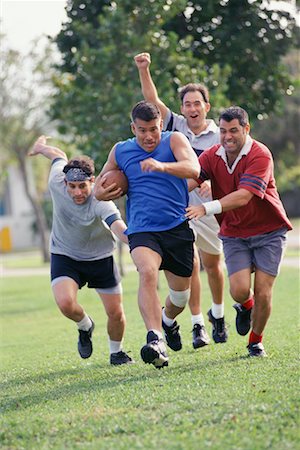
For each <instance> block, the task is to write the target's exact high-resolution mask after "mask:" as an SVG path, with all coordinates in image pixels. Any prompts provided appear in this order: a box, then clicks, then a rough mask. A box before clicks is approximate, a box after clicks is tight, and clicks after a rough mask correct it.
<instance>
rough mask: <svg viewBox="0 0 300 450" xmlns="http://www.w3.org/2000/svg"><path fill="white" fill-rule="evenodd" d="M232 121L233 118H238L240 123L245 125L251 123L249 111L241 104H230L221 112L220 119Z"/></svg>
mask: <svg viewBox="0 0 300 450" xmlns="http://www.w3.org/2000/svg"><path fill="white" fill-rule="evenodd" d="M221 119H222V120H225V122H231V121H232V120H233V119H238V121H239V124H240V125H242V127H245V126H246V125H247V124H248V123H249V116H248V113H247V112H246V111H245V110H244V109H243V108H241V107H240V106H230V108H227V109H225V111H223V112H222V113H221V114H220V117H219V120H221Z"/></svg>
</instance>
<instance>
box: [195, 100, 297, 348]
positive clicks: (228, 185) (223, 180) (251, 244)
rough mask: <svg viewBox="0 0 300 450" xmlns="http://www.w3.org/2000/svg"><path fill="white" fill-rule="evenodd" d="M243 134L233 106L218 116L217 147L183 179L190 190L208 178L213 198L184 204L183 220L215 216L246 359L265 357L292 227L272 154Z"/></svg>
mask: <svg viewBox="0 0 300 450" xmlns="http://www.w3.org/2000/svg"><path fill="white" fill-rule="evenodd" d="M249 131H250V125H249V119H248V114H247V112H246V111H245V110H243V109H242V108H240V107H238V106H233V107H230V108H228V109H226V110H225V111H224V112H223V113H222V114H221V116H220V141H221V144H218V145H215V146H213V147H211V148H210V149H209V150H207V151H205V152H203V153H202V154H201V155H200V157H199V162H200V165H201V174H200V177H199V180H198V183H197V181H195V180H190V181H189V189H190V190H191V189H194V188H195V187H196V186H197V185H198V184H201V183H202V182H204V181H205V180H209V179H210V180H211V185H212V196H213V198H214V199H215V200H213V201H211V202H207V203H203V204H202V205H197V206H194V205H190V206H188V208H187V209H186V211H187V214H186V216H187V217H188V218H189V219H199V218H200V217H202V216H204V215H211V214H216V217H217V219H218V221H219V223H220V238H221V239H222V241H223V248H224V254H225V261H226V266H227V271H228V276H229V282H230V293H231V296H232V297H233V299H234V300H235V301H236V302H237V303H236V304H235V305H234V308H235V309H236V312H237V316H236V328H237V332H238V333H239V334H240V335H246V334H247V333H248V332H249V330H250V327H251V322H252V330H251V333H250V336H249V345H248V351H249V355H250V356H266V352H265V350H264V347H263V345H262V337H263V332H264V329H265V326H266V324H267V321H268V319H269V317H270V314H271V304H272V288H273V284H274V281H275V277H276V276H277V274H278V271H279V265H280V262H281V258H282V254H283V249H284V244H285V240H286V232H287V231H288V230H291V229H292V226H291V223H290V221H289V220H288V218H287V216H286V213H285V210H284V207H283V205H282V203H281V200H280V198H279V195H278V192H277V189H276V183H275V179H274V173H273V158H272V154H271V152H270V150H269V149H268V148H267V147H266V146H265V145H263V144H262V143H260V142H257V141H255V140H253V139H252V138H251V137H250V135H249ZM253 271H255V276H254V287H253V289H254V290H253V291H252V289H251V272H253Z"/></svg>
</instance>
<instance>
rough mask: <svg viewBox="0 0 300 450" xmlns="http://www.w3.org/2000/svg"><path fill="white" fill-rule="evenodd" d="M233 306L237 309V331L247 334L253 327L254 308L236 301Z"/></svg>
mask: <svg viewBox="0 0 300 450" xmlns="http://www.w3.org/2000/svg"><path fill="white" fill-rule="evenodd" d="M233 308H234V309H235V310H236V319H235V326H236V331H237V332H238V333H239V334H240V335H241V336H246V334H248V333H249V330H250V327H251V311H252V308H250V309H246V308H244V306H243V305H241V304H240V303H235V304H234V305H233Z"/></svg>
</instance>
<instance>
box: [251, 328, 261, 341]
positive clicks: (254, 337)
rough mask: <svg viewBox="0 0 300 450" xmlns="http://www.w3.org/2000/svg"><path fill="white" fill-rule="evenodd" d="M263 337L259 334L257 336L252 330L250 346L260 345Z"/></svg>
mask: <svg viewBox="0 0 300 450" xmlns="http://www.w3.org/2000/svg"><path fill="white" fill-rule="evenodd" d="M262 338H263V335H262V334H261V335H260V336H259V335H258V334H255V333H254V331H253V330H251V333H250V336H249V344H258V343H259V342H261V341H262Z"/></svg>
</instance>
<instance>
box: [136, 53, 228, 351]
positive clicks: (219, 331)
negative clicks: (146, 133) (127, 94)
mask: <svg viewBox="0 0 300 450" xmlns="http://www.w3.org/2000/svg"><path fill="white" fill-rule="evenodd" d="M134 59H135V63H136V66H137V68H138V70H139V76H140V81H141V86H142V92H143V95H144V98H145V100H147V101H149V102H151V103H154V104H155V105H156V106H157V107H158V108H159V109H160V112H161V115H162V118H163V121H164V129H165V130H170V131H180V132H181V133H183V134H184V135H185V136H186V137H187V138H188V140H189V141H190V144H191V146H192V147H193V149H194V151H195V152H196V154H197V155H198V156H199V155H200V154H201V153H202V152H203V151H205V150H206V149H208V148H209V147H211V146H213V145H215V144H217V143H219V129H218V127H217V125H216V124H215V122H214V121H213V120H208V119H207V118H206V116H207V113H208V112H209V110H210V103H209V96H208V90H207V88H206V87H205V86H204V85H201V84H193V83H190V84H187V85H186V86H184V87H183V88H182V90H181V91H180V99H181V113H182V115H179V114H176V113H174V112H172V111H170V109H169V108H168V107H167V106H166V105H165V104H164V103H163V102H162V100H161V99H160V98H159V96H158V93H157V90H156V86H155V84H154V82H153V80H152V77H151V74H150V63H151V58H150V55H149V53H140V54H139V55H136V56H135V58H134ZM209 200H211V192H210V186H209V185H208V184H205V183H203V184H202V185H201V188H200V189H195V190H194V191H192V192H190V195H189V204H190V205H198V204H201V203H203V202H207V201H209ZM190 227H191V228H192V229H193V231H194V234H195V246H196V248H195V252H194V254H195V258H194V270H193V274H192V281H191V295H190V300H189V307H190V310H191V314H192V326H193V347H194V348H195V349H196V348H199V347H203V346H205V345H207V344H208V343H209V338H208V335H207V332H206V329H205V324H204V317H203V314H202V312H201V301H200V300H201V297H200V293H201V284H200V277H199V270H200V260H199V256H198V249H199V251H200V254H201V260H202V263H203V266H204V268H205V270H206V272H207V276H208V283H209V287H210V290H211V294H212V306H211V309H210V310H209V311H208V318H209V321H210V322H211V323H212V327H213V332H212V336H213V339H214V341H215V342H216V343H223V342H226V341H227V329H226V326H225V319H224V273H223V264H222V260H221V255H222V243H221V240H220V239H219V237H218V232H219V225H218V223H217V220H216V218H215V217H214V216H210V217H208V216H205V217H202V218H201V219H200V220H191V221H190ZM163 321H164V323H165V324H166V326H168V327H169V328H170V330H171V329H172V330H174V332H175V330H177V333H178V325H177V323H176V322H174V320H171V319H170V318H169V317H167V316H166V314H165V312H164V311H163Z"/></svg>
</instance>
